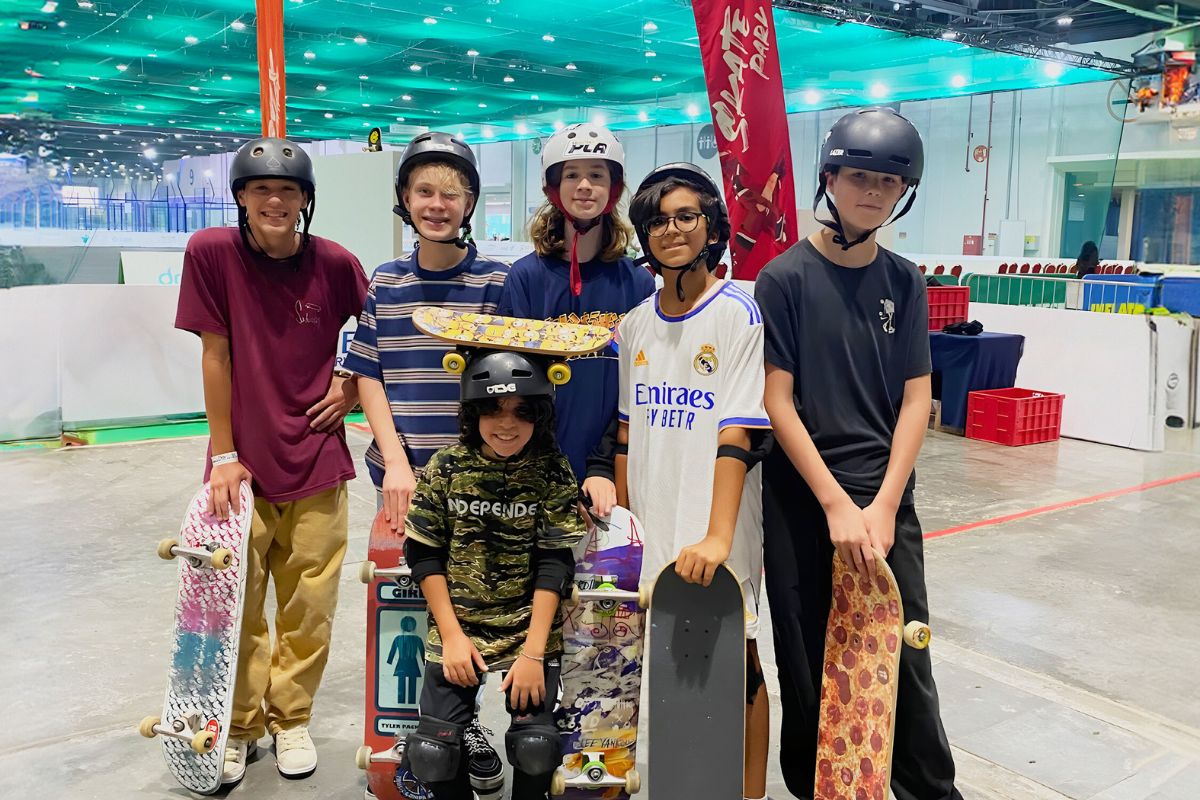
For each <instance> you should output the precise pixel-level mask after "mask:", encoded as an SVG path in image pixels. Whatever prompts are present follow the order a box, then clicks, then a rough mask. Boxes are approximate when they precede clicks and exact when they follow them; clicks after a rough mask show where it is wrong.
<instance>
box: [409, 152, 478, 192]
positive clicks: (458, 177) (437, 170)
mask: <svg viewBox="0 0 1200 800" xmlns="http://www.w3.org/2000/svg"><path fill="white" fill-rule="evenodd" d="M418 175H420V176H422V177H423V178H424V179H425V180H427V181H429V182H430V183H432V184H433V185H434V186H435V187H436V188H437V189H439V190H441V191H442V192H445V193H446V194H454V193H457V194H464V195H467V196H468V197H471V196H472V194H471V184H470V183H469V182H468V181H467V176H466V175H465V174H463V171H462V170H461V169H459V168H458V167H455V166H453V165H452V164H447V163H446V162H444V161H435V162H433V163H431V164H422V165H420V166H419V167H417V168H416V169H414V170H413V171H412V172H410V173H409V174H408V180H407V181H406V182H405V184H404V191H406V192H407V191H409V190H410V189H411V188H412V185H413V183H414V182H415V181H416V179H417V176H418Z"/></svg>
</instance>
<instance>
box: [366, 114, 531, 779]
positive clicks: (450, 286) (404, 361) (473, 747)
mask: <svg viewBox="0 0 1200 800" xmlns="http://www.w3.org/2000/svg"><path fill="white" fill-rule="evenodd" d="M479 188H480V181H479V170H478V168H477V167H476V164H475V155H474V153H472V152H471V148H470V147H468V146H467V145H466V144H464V143H463V142H462V141H461V140H459V139H456V138H454V137H452V136H451V135H450V134H448V133H438V132H429V133H422V134H420V135H418V136H417V137H416V138H414V139H413V140H412V141H411V142H409V144H408V147H406V148H405V150H404V155H403V156H402V157H401V159H400V167H399V169H398V170H397V172H396V202H397V205H396V207H395V212H396V214H397V215H399V216H400V217H401V219H403V220H404V221H405V222H406V223H408V224H409V225H410V226H412V228H413V230H414V231H415V232H416V235H417V245H416V247H415V248H413V251H412V253H410V254H409V255H408V256H407V257H405V258H398V259H396V260H395V261H391V262H389V263H387V264H382V265H381V266H380V267H379V268H378V269H376V270H375V274H374V276H372V278H371V285H370V287H369V289H368V291H367V299H366V302H365V303H364V305H363V311H362V316H361V317H360V318H359V322H358V330H357V332H356V333H355V335H354V341H353V342H352V343H351V345H350V350H349V352H348V353H347V355H346V360H345V363H344V364H343V367H344V368H345V369H347V370H349V371H351V372H353V373H355V374H357V375H358V376H359V380H358V388H359V397H360V399H361V402H362V407H363V411H364V412H366V415H367V422H368V423H370V425H371V433H372V434H374V436H375V440H374V441H373V442H371V446H370V447H369V448H368V450H367V470H368V471H369V472H370V474H371V480H372V481H373V482H374V484H375V488H376V489H377V490H378V491H379V492H380V493H381V496H382V508H383V510H384V512H385V514H386V518H387V520H388V522H389V523H390V525H391V528H392V530H394V531H397V535H399V532H401V531H403V530H404V520H405V517H406V516H407V515H408V507H409V502H410V501H411V500H412V496H413V491H414V490H415V489H416V486H417V473H419V472H420V471H421V470H422V469H423V468H424V467H425V464H426V462H428V461H429V459H430V457H431V456H432V455H433V454H434V453H435V452H437V451H438V450H440V449H441V448H443V447H447V446H449V445H452V444H455V443H456V442H457V441H458V435H459V430H458V399H459V397H458V396H459V379H458V377H457V376H455V375H450V374H448V373H447V372H446V371H445V370H443V369H442V356H443V355H444V354H445V350H446V348H445V346H444V345H441V344H439V343H438V342H436V341H435V340H433V339H431V338H429V337H427V336H425V335H423V334H421V333H420V332H419V331H417V330H416V328H414V327H413V323H412V312H413V310H414V309H416V308H417V307H418V306H426V305H431V306H442V307H445V308H452V309H454V310H456V311H472V312H479V313H493V312H495V310H496V305H497V303H498V302H499V300H500V290H501V287H502V286H503V285H504V279H505V277H506V276H507V274H508V267H507V266H506V265H504V264H502V263H500V262H498V261H492V260H490V259H488V258H485V257H482V256H480V255H479V253H478V251H477V250H476V248H475V245H474V244H473V243H471V242H469V241H468V238H469V236H470V232H471V214H472V212H473V211H474V210H475V204H476V203H477V202H478V201H479ZM483 731H484V729H482V728H481V727H479V725H478V722H477V721H476V722H474V723H472V725H471V727H469V728H468V729H467V731H466V734H465V736H464V740H465V741H464V743H465V744H466V745H467V750H468V753H469V755H470V757H471V778H472V784H473V786H474V788H475V790H476V791H477V792H479V793H480V794H481V796H491V794H490V793H491V792H493V791H496V790H497V789H498V788H499V787H500V786H502V785H503V780H504V772H503V765H502V764H501V763H500V760H499V757H498V756H497V755H496V753H495V751H494V750H493V749H492V748H491V746H490V745H489V744H488V742H487V738H486V736H485V735H484V733H483Z"/></svg>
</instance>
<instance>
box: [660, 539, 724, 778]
mask: <svg viewBox="0 0 1200 800" xmlns="http://www.w3.org/2000/svg"><path fill="white" fill-rule="evenodd" d="M745 613H746V612H745V609H744V607H743V601H742V587H741V583H740V582H739V581H738V579H737V577H736V576H735V575H734V574H733V572H732V571H730V569H729V568H728V567H726V566H724V565H721V566H719V567H718V568H717V571H716V574H714V575H713V580H712V583H711V584H710V585H708V586H700V585H699V584H694V583H687V582H685V581H684V580H683V579H682V578H680V577H679V576H678V575H676V574H675V562H671V563H670V564H668V565H667V566H665V567H663V569H662V571H661V572H660V573H659V574H658V577H657V579H656V580H655V581H654V588H653V590H652V594H651V596H650V612H649V614H650V616H649V619H650V628H649V632H648V638H649V641H648V643H647V657H646V664H647V669H648V670H649V673H650V674H649V681H650V708H649V709H647V711H648V713H649V715H650V726H649V728H650V730H649V734H650V797H651V798H652V799H653V798H664V797H665V798H672V797H688V798H691V797H703V798H705V800H741V798H742V772H743V766H744V765H743V762H744V755H743V753H744V752H745V735H744V731H745V718H746V619H745Z"/></svg>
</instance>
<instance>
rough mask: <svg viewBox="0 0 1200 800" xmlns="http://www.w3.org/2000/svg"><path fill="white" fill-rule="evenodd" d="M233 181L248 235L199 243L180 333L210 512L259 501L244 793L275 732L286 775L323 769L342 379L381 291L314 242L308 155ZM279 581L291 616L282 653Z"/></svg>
mask: <svg viewBox="0 0 1200 800" xmlns="http://www.w3.org/2000/svg"><path fill="white" fill-rule="evenodd" d="M229 179H230V188H231V189H232V191H233V194H234V197H235V198H236V199H237V203H238V228H237V230H233V229H231V228H208V229H205V230H201V231H198V232H197V233H196V234H195V235H193V236H192V238H191V240H190V241H189V242H188V246H187V250H186V252H185V253H184V261H183V264H184V268H183V282H182V286H181V287H180V293H179V308H178V311H177V314H176V317H175V327H177V328H181V329H183V330H188V331H192V332H194V333H197V334H199V335H200V338H201V341H202V344H203V355H202V357H201V366H202V369H203V373H204V406H205V411H206V412H207V413H208V422H209V428H210V460H211V464H210V465H206V467H205V473H204V477H205V480H207V481H209V482H210V483H211V486H212V500H211V503H212V508H210V511H211V512H213V513H215V514H216V515H217V516H218V517H220V518H222V519H224V518H225V517H227V516H228V514H229V512H230V509H231V508H232V510H233V511H234V512H235V513H236V512H237V511H238V508H237V506H238V491H237V487H238V484H239V483H240V482H241V481H243V480H247V481H250V482H251V485H252V487H253V489H254V495H255V500H254V521H253V524H252V526H251V539H250V542H249V546H248V552H247V557H246V563H247V565H248V569H247V575H246V605H245V614H244V616H243V621H242V637H241V646H240V653H239V656H238V669H237V684H236V687H235V689H234V711H233V717H232V719H231V721H230V736H229V744H228V745H227V747H226V750H225V767H224V774H223V776H222V782H223V783H236V782H237V781H239V780H241V778H242V776H243V775H244V774H245V772H246V761H247V758H248V757H249V756H251V755H253V753H254V751H255V750H256V749H257V743H258V739H260V738H261V737H262V736H263V734H264V733H266V731H267V730H268V729H269V730H270V732H271V735H272V736H273V737H274V738H275V755H276V760H277V766H278V769H279V771H280V772H281V773H282V774H284V775H286V776H289V777H303V776H306V775H308V774H310V773H311V772H312V771H313V770H314V769H316V766H317V753H316V749H315V747H314V746H313V743H312V739H311V738H310V737H309V735H308V723H309V719H310V717H311V715H312V703H313V696H314V695H315V694H316V691H317V687H318V685H319V684H320V682H321V675H322V673H323V672H324V670H325V664H326V662H327V660H328V656H329V641H330V632H331V628H332V624H333V614H334V609H335V608H336V606H337V588H338V576H339V575H340V573H341V568H342V559H343V557H344V556H345V554H346V534H347V526H346V509H347V491H346V481H348V480H350V479H351V478H353V477H354V466H353V462H352V461H351V458H350V452H349V450H348V449H347V447H346V432H345V428H344V427H343V426H342V418H343V417H344V416H345V414H346V412H347V411H348V410H349V409H350V408H352V407H353V406H354V405H355V403H356V402H357V399H358V393H357V389H356V384H355V382H354V381H353V380H347V379H345V378H342V377H336V376H334V374H333V369H334V358H335V356H336V354H337V347H338V338H339V332H340V331H341V328H342V325H343V324H344V323H345V322H346V320H347V319H349V318H351V317H357V316H358V314H359V312H360V311H361V310H362V305H363V299H364V298H365V296H366V292H367V278H366V274H365V273H364V272H363V269H362V266H361V265H360V264H359V262H358V259H356V258H355V257H354V256H353V255H351V254H350V253H349V252H348V251H346V250H345V249H344V248H342V247H341V246H340V245H338V244H335V243H334V242H331V241H329V240H328V239H322V238H320V237H317V236H310V235H309V233H308V226H309V223H310V222H311V219H312V210H313V207H314V205H313V203H314V195H315V191H316V186H315V182H314V179H313V169H312V162H311V161H310V160H309V157H308V155H307V154H306V153H305V152H304V151H303V150H301V149H300V147H299V145H296V144H294V143H292V142H290V141H288V140H286V139H275V138H266V139H256V140H254V141H251V142H248V143H247V144H245V145H243V146H242V148H241V149H240V150H238V152H237V154H236V155H235V156H234V160H233V164H232V165H231V167H230V169H229ZM301 219H302V220H303V223H304V224H303V229H302V230H298V228H299V227H300V226H299V224H298V222H299V221H300V220H301ZM268 572H270V574H271V576H272V577H273V578H274V580H275V596H276V600H277V604H278V608H279V610H278V612H277V613H276V617H275V622H276V625H275V627H276V631H275V646H274V652H272V646H271V641H270V638H269V633H268V630H267V619H266V615H265V613H264V603H265V600H266V593H267V573H268ZM264 701H265V710H264Z"/></svg>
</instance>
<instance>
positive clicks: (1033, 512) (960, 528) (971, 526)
mask: <svg viewBox="0 0 1200 800" xmlns="http://www.w3.org/2000/svg"><path fill="white" fill-rule="evenodd" d="M1197 478H1200V472H1189V473H1187V474H1185V475H1176V476H1174V477H1172V478H1162V479H1160V480H1157V481H1150V482H1149V483H1143V484H1140V485H1138V486H1127V487H1125V488H1124V489H1113V490H1112V491H1111V492H1102V493H1101V494H1094V495H1092V496H1091V497H1081V498H1079V499H1078V500H1068V501H1066V502H1065V503H1055V504H1054V505H1049V506H1042V507H1041V508H1031V509H1029V510H1027V511H1018V512H1017V513H1015V514H1006V515H1004V516H1002V517H992V518H991V519H982V520H979V521H978V522H968V523H967V524H966V525H956V526H955V527H953V528H945V529H943V530H940V531H930V532H929V533H926V534H925V538H926V539H937V538H939V537H942V536H950V535H952V534H955V533H963V532H964V531H972V530H975V529H976V528H986V527H989V526H991V525H1003V524H1004V523H1005V522H1013V521H1015V520H1019V519H1028V518H1029V517H1036V516H1040V515H1042V514H1049V513H1051V512H1054V511H1061V510H1062V509H1064V508H1075V507H1076V506H1083V505H1087V504H1088V503H1097V502H1099V501H1101V500H1108V499H1110V498H1113V497H1120V496H1121V495H1126V494H1134V493H1136V492H1144V491H1147V490H1149V489H1157V488H1159V487H1160V486H1170V485H1171V484H1173V483H1183V482H1184V481H1192V480H1196V479H1197Z"/></svg>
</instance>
